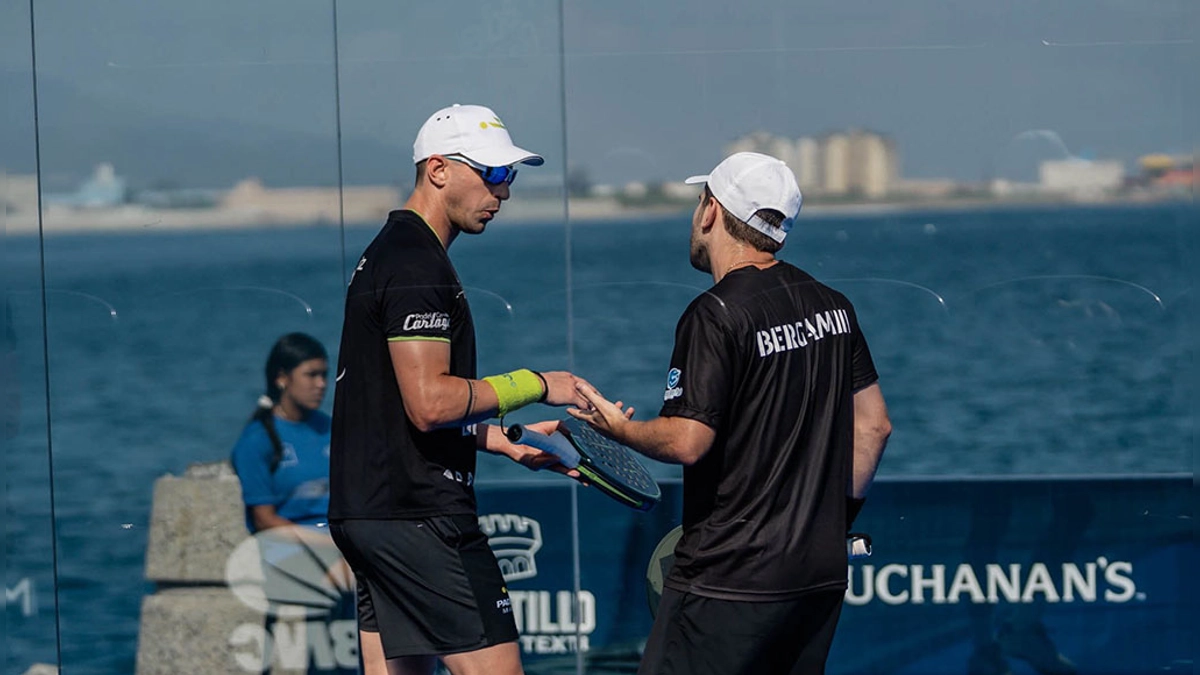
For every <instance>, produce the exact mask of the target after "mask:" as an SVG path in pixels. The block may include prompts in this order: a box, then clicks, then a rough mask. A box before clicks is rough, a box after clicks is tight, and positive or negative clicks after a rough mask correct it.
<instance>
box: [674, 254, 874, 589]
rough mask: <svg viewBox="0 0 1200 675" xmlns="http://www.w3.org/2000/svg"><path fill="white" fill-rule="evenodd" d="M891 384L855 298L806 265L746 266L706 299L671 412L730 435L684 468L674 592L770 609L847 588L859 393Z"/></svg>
mask: <svg viewBox="0 0 1200 675" xmlns="http://www.w3.org/2000/svg"><path fill="white" fill-rule="evenodd" d="M877 379H878V376H877V375H876V373H875V366H874V364H873V363H872V361H871V354H870V352H869V351H868V349H867V342H866V340H865V339H864V338H863V335H862V332H861V331H860V330H859V327H858V320H857V318H856V317H855V315H854V308H853V307H852V306H851V304H850V302H849V300H847V299H846V297H845V296H843V295H842V294H841V293H838V292H837V291H835V290H833V289H831V288H829V287H828V286H825V285H823V284H821V283H819V282H817V281H816V280H815V279H813V278H812V277H811V276H809V275H808V274H807V273H805V272H803V271H802V270H799V269H797V268H796V267H793V266H792V265H789V264H787V263H784V262H780V263H777V264H775V265H774V266H772V267H769V268H767V269H763V270H760V269H758V268H755V267H745V268H742V269H738V270H735V271H733V272H731V273H730V274H728V275H726V276H725V278H723V279H722V280H721V282H720V283H719V284H717V285H716V286H714V287H713V288H712V289H711V290H709V291H708V292H707V293H705V294H704V295H701V296H700V297H698V298H696V299H695V300H694V301H693V302H692V304H691V305H689V306H688V308H687V311H685V312H684V314H683V316H682V317H681V318H680V320H679V325H678V327H677V328H676V331H675V351H674V354H673V355H672V356H671V369H670V371H669V372H668V375H667V388H666V392H665V393H664V395H663V398H664V401H665V402H664V405H663V408H662V412H661V413H660V414H661V415H663V416H667V417H687V418H690V419H694V420H697V421H700V422H703V423H704V424H706V425H708V426H710V427H712V428H713V429H715V430H716V432H717V434H716V439H715V442H714V444H713V447H712V449H711V450H709V452H708V454H706V455H705V456H704V457H703V458H702V459H701V460H700V461H699V462H697V463H696V464H695V465H693V466H690V467H687V468H685V469H684V474H683V476H684V478H683V490H684V498H683V500H684V501H683V526H684V533H683V538H682V539H681V540H680V542H679V545H678V546H677V547H676V550H675V565H674V567H673V568H672V569H671V572H670V574H669V575H668V578H667V579H666V581H665V584H666V586H668V587H670V588H673V589H675V590H679V591H686V592H690V593H695V594H698V595H704V596H708V597H714V598H723V599H728V600H764V601H766V600H780V599H785V598H788V597H792V596H795V595H799V594H801V593H803V592H805V591H808V590H814V589H818V588H826V587H836V586H842V587H844V586H845V585H846V544H845V534H846V514H845V511H846V509H845V501H846V491H847V485H848V482H849V480H850V475H851V473H850V472H851V460H852V455H853V446H854V408H853V395H854V392H856V391H858V390H859V389H862V388H864V387H867V386H869V385H870V384H872V383H874V382H875V381H876V380H877Z"/></svg>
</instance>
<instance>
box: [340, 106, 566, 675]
mask: <svg viewBox="0 0 1200 675" xmlns="http://www.w3.org/2000/svg"><path fill="white" fill-rule="evenodd" d="M413 161H414V162H416V169H417V179H416V187H415V188H414V190H413V192H412V195H411V196H410V197H409V199H408V201H407V202H406V203H405V205H404V207H403V209H402V210H398V211H393V212H392V213H391V214H390V215H389V216H388V220H387V223H386V224H385V225H384V226H383V229H382V230H381V231H380V232H379V234H378V235H377V236H376V237H375V239H374V241H372V242H371V244H370V245H369V246H368V247H367V249H366V251H365V252H364V253H363V255H362V258H361V259H360V260H359V262H358V265H357V267H356V269H355V272H354V276H353V277H352V278H351V280H350V287H349V289H348V291H347V294H346V308H345V319H344V324H343V327H342V340H341V348H340V350H339V355H338V365H337V370H336V372H337V377H336V381H337V385H336V390H335V394H334V406H333V430H332V439H331V449H330V505H329V520H330V530H331V532H332V534H333V538H334V541H335V542H336V543H337V545H338V548H339V549H341V551H342V553H343V555H345V557H346V560H347V561H348V562H349V563H350V566H351V567H352V569H353V570H354V573H355V577H356V581H357V584H358V603H359V608H358V618H359V626H360V629H361V630H362V651H363V661H364V664H365V667H366V673H367V674H368V675H384V674H385V673H390V675H399V674H401V673H405V674H407V673H413V674H417V673H422V674H428V673H432V672H433V671H434V667H435V666H436V663H437V660H438V659H439V658H440V659H441V660H442V662H443V663H444V664H445V665H446V667H447V668H448V669H449V670H450V672H451V673H454V675H471V674H475V673H487V674H488V675H514V674H517V673H521V672H522V670H521V660H520V651H519V649H518V646H517V642H516V640H517V638H518V634H517V629H516V625H515V623H514V620H513V616H512V606H511V603H510V601H509V598H508V591H507V589H506V588H505V586H504V580H503V578H502V576H501V573H500V570H499V567H498V566H497V564H496V559H495V557H494V556H493V555H492V552H491V549H489V548H488V544H487V537H486V536H485V535H484V534H483V532H482V531H481V530H480V529H479V524H478V520H477V515H476V504H475V492H474V488H473V485H474V482H475V453H476V450H485V451H489V452H494V453H500V454H504V455H506V456H508V457H510V458H512V459H513V460H514V461H517V462H520V463H522V464H524V465H526V466H528V467H530V468H535V469H536V468H540V467H543V466H548V465H553V464H555V463H556V462H557V459H556V458H555V457H554V456H553V455H549V454H547V453H543V452H541V451H538V450H534V449H533V448H529V447H527V446H522V445H512V444H510V443H509V442H508V440H507V439H506V438H505V437H504V434H503V433H502V431H501V430H500V429H499V428H498V427H496V426H494V425H484V424H479V425H477V426H476V425H475V423H476V422H479V421H481V420H484V419H488V418H491V417H494V416H496V415H497V414H499V415H501V416H503V415H504V414H505V413H508V412H510V411H512V410H516V409H517V408H520V407H522V406H524V405H527V404H530V403H534V402H537V401H541V402H545V403H548V404H551V405H583V406H586V405H587V402H586V400H584V399H583V398H581V396H580V394H579V393H578V391H577V384H579V383H580V382H582V381H581V380H579V379H578V378H576V377H575V376H574V375H572V374H571V373H567V372H547V373H536V372H533V371H530V370H517V371H513V372H510V373H505V374H502V375H495V376H491V377H485V378H482V379H476V373H475V328H474V325H473V324H472V321H471V311H470V308H469V307H468V306H467V300H466V298H465V297H464V295H463V288H462V285H461V283H459V280H458V276H457V274H456V272H455V270H454V266H453V265H452V264H451V262H450V258H449V257H448V256H447V253H446V251H447V249H448V248H449V247H450V244H451V243H453V242H454V239H455V238H456V237H457V236H458V235H459V234H463V233H466V234H479V233H481V232H483V231H484V229H485V228H486V227H487V224H488V222H489V221H491V220H492V218H493V217H495V215H496V213H497V212H498V211H499V210H500V205H501V204H502V203H503V202H504V200H506V199H508V197H509V185H510V184H511V183H512V181H513V178H514V177H515V176H516V173H517V169H516V168H515V167H516V165H517V164H530V165H534V166H536V165H540V164H542V162H543V160H542V158H541V157H540V156H538V155H536V154H534V153H532V152H529V151H527V150H523V149H521V148H519V147H517V146H515V145H513V142H512V139H511V138H510V136H509V133H508V130H507V129H506V128H505V127H504V124H503V123H502V122H501V121H500V119H499V118H498V117H497V116H496V115H495V113H493V112H492V111H491V110H489V109H488V108H485V107H482V106H471V105H463V106H458V105H455V106H452V107H448V108H444V109H442V110H439V111H438V112H436V113H434V114H433V116H431V117H430V118H429V119H428V121H426V122H425V124H424V126H422V127H421V130H420V132H419V133H418V134H417V139H416V142H415V143H414V145H413ZM531 426H533V427H534V428H535V430H538V431H543V432H546V433H549V432H551V431H553V429H554V427H555V424H554V423H550V424H548V425H545V426H542V427H539V426H538V425H531ZM559 468H560V469H561V466H560V467H559ZM385 659H386V663H385Z"/></svg>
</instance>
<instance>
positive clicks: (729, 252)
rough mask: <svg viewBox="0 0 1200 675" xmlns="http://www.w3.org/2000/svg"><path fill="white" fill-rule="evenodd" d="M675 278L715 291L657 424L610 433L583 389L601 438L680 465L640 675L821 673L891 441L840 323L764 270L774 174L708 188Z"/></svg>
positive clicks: (608, 422)
mask: <svg viewBox="0 0 1200 675" xmlns="http://www.w3.org/2000/svg"><path fill="white" fill-rule="evenodd" d="M687 182H689V183H705V188H704V191H703V193H702V194H701V195H700V202H699V204H698V205H697V206H696V210H695V213H694V214H693V217H692V235H691V262H692V265H693V266H694V267H695V268H696V269H698V270H700V271H703V272H709V273H711V274H712V278H713V281H714V283H715V285H714V286H713V287H712V288H711V289H710V290H709V291H708V292H706V293H704V294H703V295H701V296H700V297H698V298H696V299H695V300H694V301H693V302H692V303H691V305H690V306H689V307H688V308H687V310H686V311H685V312H684V314H683V316H682V318H680V320H679V324H678V327H677V328H676V332H675V349H674V353H673V354H672V356H671V363H670V370H669V371H668V374H667V387H666V392H665V394H664V395H663V399H664V404H663V407H662V411H661V412H660V414H659V417H657V418H655V419H652V420H649V421H632V420H626V419H625V417H624V415H623V414H622V411H621V410H620V409H619V408H618V407H617V406H616V405H615V404H611V403H609V402H608V401H606V400H604V398H602V397H601V396H600V394H599V393H598V392H596V391H595V390H594V389H592V388H591V386H590V385H587V384H586V383H584V384H581V385H580V391H581V392H582V393H584V395H585V396H586V397H587V398H588V400H589V402H590V403H591V404H592V407H593V410H591V411H587V410H579V411H570V412H571V414H573V415H574V416H575V417H577V418H579V419H582V420H585V421H587V422H589V423H591V424H592V426H593V427H595V428H597V429H598V430H599V431H601V432H602V433H605V434H606V435H608V436H611V437H612V438H614V439H615V440H617V441H620V442H621V443H624V444H626V445H629V446H631V447H632V448H634V449H635V450H637V451H639V452H641V453H643V454H645V455H647V456H648V457H651V458H654V459H658V460H661V461H664V462H673V463H679V464H683V465H685V468H684V473H683V492H684V496H683V537H682V539H681V540H680V542H679V544H678V546H677V547H676V549H675V563H674V565H673V566H672V568H671V570H670V572H669V574H668V575H667V578H666V580H665V582H664V589H663V596H662V599H661V600H660V602H659V606H658V612H657V615H656V617H655V621H654V627H653V628H652V630H651V632H650V638H649V641H648V642H647V644H646V649H645V653H644V654H643V658H642V663H641V667H640V669H639V670H638V672H639V673H641V674H643V675H660V674H667V673H671V674H676V675H704V674H708V673H711V674H713V675H737V674H739V673H745V674H750V673H753V674H755V675H768V674H801V673H804V674H807V673H823V672H824V669H825V661H826V657H827V655H828V652H829V646H830V643H831V641H832V639H833V633H834V629H835V627H836V625H837V620H838V616H839V614H840V612H841V605H842V597H843V595H844V593H845V590H846V543H845V541H846V540H845V537H846V532H847V531H848V530H849V524H850V522H851V521H853V519H854V516H855V515H856V513H857V510H858V508H861V506H862V501H861V500H862V498H863V497H864V496H865V494H866V491H867V487H868V486H869V485H870V483H871V481H872V479H873V478H874V475H875V469H876V467H877V466H878V463H879V458H880V456H881V455H882V453H883V448H884V445H885V444H886V442H887V438H888V435H889V434H890V433H891V424H890V422H889V420H888V416H887V408H886V406H885V404H884V400H883V395H882V394H881V393H880V389H879V385H878V384H877V379H878V377H877V375H876V372H875V367H874V365H873V363H872V361H871V355H870V352H869V351H868V349H867V342H866V340H865V339H864V337H863V334H862V331H861V330H860V329H859V325H858V320H857V318H856V317H855V313H854V308H853V307H852V306H851V304H850V302H849V301H848V300H847V299H846V297H845V296H843V295H842V294H841V293H839V292H837V291H835V290H833V289H832V288H829V287H828V286H825V285H823V284H821V283H819V282H817V281H816V280H815V279H814V278H813V277H811V276H810V275H808V274H807V273H805V272H803V271H802V270H800V269H798V268H796V267H793V266H792V265H790V264H788V263H786V262H782V261H779V260H777V259H776V258H775V253H776V252H777V251H778V250H779V249H780V248H781V247H782V246H783V241H784V238H785V237H786V236H787V233H788V231H789V230H790V229H791V227H792V224H793V221H794V219H795V218H796V215H797V214H798V213H799V211H800V202H801V196H800V190H799V188H798V187H797V185H796V179H795V176H794V175H793V174H792V172H791V170H790V169H788V167H787V165H786V164H784V163H783V162H782V161H780V160H778V159H775V158H773V157H769V156H767V155H761V154H756V153H738V154H735V155H732V156H730V157H729V158H727V159H725V161H723V162H721V163H720V164H719V165H717V167H716V168H715V169H713V171H712V173H711V174H709V175H707V176H696V177H693V178H690V179H688V181H687Z"/></svg>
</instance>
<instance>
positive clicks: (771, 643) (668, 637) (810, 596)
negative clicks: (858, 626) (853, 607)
mask: <svg viewBox="0 0 1200 675" xmlns="http://www.w3.org/2000/svg"><path fill="white" fill-rule="evenodd" d="M844 595H845V591H844V590H842V589H837V588H835V589H832V590H818V591H813V592H811V593H806V594H804V595H803V596H800V597H799V598H795V599H792V600H781V601H773V602H737V601H732V600H716V599H714V598H706V597H703V596H699V595H694V594H692V593H683V592H680V591H676V590H673V589H670V588H666V589H663V596H662V600H661V601H659V604H658V614H657V615H656V616H655V618H654V627H653V628H651V629H650V638H649V640H648V641H647V642H646V650H645V652H644V653H643V654H642V664H641V667H639V668H638V675H821V674H823V673H824V672H825V660H826V658H827V657H828V656H829V646H830V644H832V643H833V631H834V629H835V628H837V621H838V616H840V615H841V612H842V598H843V596H844Z"/></svg>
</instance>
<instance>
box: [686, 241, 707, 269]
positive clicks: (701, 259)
mask: <svg viewBox="0 0 1200 675" xmlns="http://www.w3.org/2000/svg"><path fill="white" fill-rule="evenodd" d="M689 258H690V260H691V263H692V267H693V268H695V269H696V270H698V271H700V272H704V273H705V274H709V273H711V272H712V260H711V259H710V258H709V256H708V247H707V246H705V245H704V244H703V243H702V242H700V241H698V240H697V239H696V237H695V236H692V250H691V255H690V256H689Z"/></svg>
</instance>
